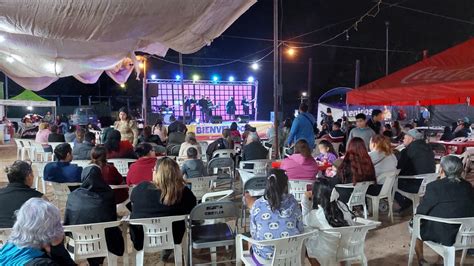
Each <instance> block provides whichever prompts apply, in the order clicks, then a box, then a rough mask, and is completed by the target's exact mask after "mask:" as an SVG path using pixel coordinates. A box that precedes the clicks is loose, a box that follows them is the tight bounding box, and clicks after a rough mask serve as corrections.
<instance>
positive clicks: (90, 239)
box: [64, 221, 121, 265]
mask: <svg viewBox="0 0 474 266" xmlns="http://www.w3.org/2000/svg"><path fill="white" fill-rule="evenodd" d="M120 224H121V222H120V221H113V222H105V223H94V224H80V225H68V226H64V232H70V233H72V237H70V238H71V240H72V241H70V245H71V246H73V247H74V253H71V252H69V254H70V255H71V258H72V259H73V260H74V261H75V262H78V261H80V260H85V259H89V258H101V257H107V265H118V264H117V256H115V255H114V254H111V253H110V252H109V251H108V249H107V241H106V240H105V229H106V228H111V227H119V226H120Z"/></svg>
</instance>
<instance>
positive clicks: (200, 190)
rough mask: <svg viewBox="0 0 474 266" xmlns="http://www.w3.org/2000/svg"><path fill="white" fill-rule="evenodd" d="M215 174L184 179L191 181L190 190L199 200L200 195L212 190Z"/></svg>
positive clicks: (215, 178)
mask: <svg viewBox="0 0 474 266" xmlns="http://www.w3.org/2000/svg"><path fill="white" fill-rule="evenodd" d="M216 180H217V176H216V175H215V176H203V177H194V178H188V179H186V181H187V182H189V183H191V191H192V192H193V194H194V196H195V197H196V200H197V201H199V200H201V199H202V197H203V196H204V195H205V194H206V193H209V192H211V191H212V189H213V188H214V186H215V182H216Z"/></svg>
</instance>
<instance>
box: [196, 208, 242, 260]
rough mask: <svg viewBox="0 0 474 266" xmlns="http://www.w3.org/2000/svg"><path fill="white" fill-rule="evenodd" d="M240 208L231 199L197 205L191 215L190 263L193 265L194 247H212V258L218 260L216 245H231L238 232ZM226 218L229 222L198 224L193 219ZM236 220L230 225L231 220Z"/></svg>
mask: <svg viewBox="0 0 474 266" xmlns="http://www.w3.org/2000/svg"><path fill="white" fill-rule="evenodd" d="M238 217H239V210H238V207H237V206H236V204H235V203H233V202H231V201H226V200H224V201H210V202H205V203H201V204H199V205H197V206H196V207H194V209H193V210H192V211H191V213H190V215H189V221H188V228H189V253H188V254H189V265H193V261H192V258H193V249H202V248H210V249H211V260H212V262H214V263H215V262H216V253H215V252H216V247H222V246H231V245H234V243H235V236H236V234H237V224H238ZM215 219H226V220H227V223H222V222H218V223H215V224H203V225H198V224H196V223H193V221H202V220H215ZM229 219H230V220H233V221H234V222H235V225H234V226H230V224H231V221H229Z"/></svg>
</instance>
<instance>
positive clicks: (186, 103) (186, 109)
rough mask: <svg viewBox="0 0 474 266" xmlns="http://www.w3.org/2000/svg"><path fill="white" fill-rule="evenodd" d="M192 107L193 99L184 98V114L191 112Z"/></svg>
mask: <svg viewBox="0 0 474 266" xmlns="http://www.w3.org/2000/svg"><path fill="white" fill-rule="evenodd" d="M190 107H191V99H189V97H188V96H184V113H187V112H189V109H190Z"/></svg>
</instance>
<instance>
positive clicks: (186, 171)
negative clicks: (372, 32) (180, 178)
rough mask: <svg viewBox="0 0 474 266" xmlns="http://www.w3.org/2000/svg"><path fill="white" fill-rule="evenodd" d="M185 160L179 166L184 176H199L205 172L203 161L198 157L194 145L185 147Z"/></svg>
mask: <svg viewBox="0 0 474 266" xmlns="http://www.w3.org/2000/svg"><path fill="white" fill-rule="evenodd" d="M186 152H187V160H186V161H184V163H183V165H182V166H181V173H183V175H184V176H185V177H186V178H193V177H201V176H205V175H206V174H207V170H206V167H205V166H204V162H203V161H202V160H201V158H200V157H198V151H197V149H196V148H194V147H190V148H189V149H187V151H186Z"/></svg>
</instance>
